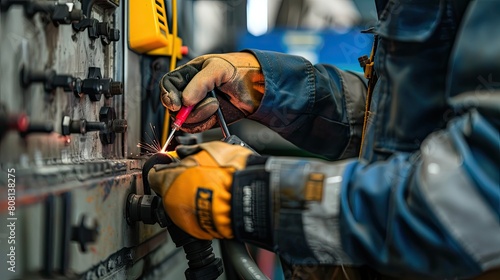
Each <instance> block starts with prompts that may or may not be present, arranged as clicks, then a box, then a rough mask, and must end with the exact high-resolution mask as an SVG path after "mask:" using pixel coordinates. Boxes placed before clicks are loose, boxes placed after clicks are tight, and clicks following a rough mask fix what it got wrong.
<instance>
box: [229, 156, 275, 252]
mask: <svg viewBox="0 0 500 280" xmlns="http://www.w3.org/2000/svg"><path fill="white" fill-rule="evenodd" d="M254 160H257V161H262V160H264V161H265V158H263V157H256V156H251V157H250V158H249V161H248V163H250V162H251V161H254ZM231 191H232V199H231V221H232V227H233V234H234V236H235V238H236V239H238V240H240V241H243V242H248V243H251V244H254V245H256V246H259V247H261V248H264V249H267V250H272V247H273V230H272V213H273V211H272V207H271V206H272V202H271V193H270V188H269V172H267V171H266V170H265V167H264V165H263V164H262V165H254V166H248V167H247V168H246V169H244V170H241V171H237V172H235V173H234V175H233V183H232V186H231Z"/></svg>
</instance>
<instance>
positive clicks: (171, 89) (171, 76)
mask: <svg viewBox="0 0 500 280" xmlns="http://www.w3.org/2000/svg"><path fill="white" fill-rule="evenodd" d="M215 88H217V90H216V92H217V93H218V97H219V98H218V99H219V101H217V99H215V98H213V97H206V96H207V93H208V92H210V91H211V90H213V89H215ZM160 90H161V100H162V102H163V105H165V107H166V108H167V109H168V110H169V111H171V112H173V113H174V112H177V111H178V110H179V109H180V108H181V106H182V105H185V106H191V105H195V104H196V106H195V107H194V108H193V111H192V112H191V114H190V115H189V117H188V118H187V120H186V122H185V123H184V124H183V126H182V127H181V128H180V129H181V130H183V131H185V132H189V133H196V132H201V131H205V130H207V129H209V128H211V127H213V126H214V124H215V123H216V117H215V115H214V113H215V111H216V110H217V108H218V107H219V105H220V106H221V108H222V111H223V113H224V117H225V119H226V121H227V122H228V123H233V122H235V121H237V120H240V119H242V118H244V117H246V116H248V115H250V114H252V113H253V112H255V110H256V109H257V108H258V107H259V105H260V101H261V99H262V96H263V94H264V76H263V74H262V70H261V67H260V64H259V62H258V61H257V59H256V58H255V56H253V55H252V54H251V53H245V52H239V53H227V54H213V55H204V56H200V57H198V58H195V59H193V60H191V61H190V62H188V63H187V64H185V65H183V66H180V67H178V68H177V69H175V70H173V71H172V72H169V73H167V74H166V75H165V76H163V78H162V80H161V82H160ZM221 93H222V94H221ZM200 101H201V102H200ZM173 115H175V113H174V114H173Z"/></svg>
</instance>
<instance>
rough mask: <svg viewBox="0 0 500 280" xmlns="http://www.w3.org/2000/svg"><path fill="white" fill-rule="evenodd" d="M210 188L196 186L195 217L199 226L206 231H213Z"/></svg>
mask: <svg viewBox="0 0 500 280" xmlns="http://www.w3.org/2000/svg"><path fill="white" fill-rule="evenodd" d="M212 196H213V193H212V190H209V189H205V188H198V191H197V192H196V217H197V218H198V223H199V224H200V227H201V228H202V229H203V230H204V231H206V232H209V231H215V227H214V220H213V217H212Z"/></svg>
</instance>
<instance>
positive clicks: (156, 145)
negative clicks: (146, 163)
mask: <svg viewBox="0 0 500 280" xmlns="http://www.w3.org/2000/svg"><path fill="white" fill-rule="evenodd" d="M149 126H150V128H151V131H152V132H153V134H152V135H150V134H149V133H147V132H146V133H145V135H146V137H147V139H146V141H143V142H141V143H138V144H137V147H138V148H142V149H144V150H145V151H146V152H145V153H144V154H145V155H148V156H150V155H153V154H156V153H159V152H161V149H162V147H161V144H160V141H159V140H158V139H159V138H158V134H157V133H156V127H155V126H154V125H152V124H149Z"/></svg>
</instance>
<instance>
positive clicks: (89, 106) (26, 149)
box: [0, 0, 187, 279]
mask: <svg viewBox="0 0 500 280" xmlns="http://www.w3.org/2000/svg"><path fill="white" fill-rule="evenodd" d="M48 1H50V0H44V1H43V2H45V3H49V2H48ZM59 2H60V3H62V2H72V3H74V4H75V7H76V8H80V7H81V2H80V1H77V0H68V1H59ZM127 2H128V1H120V6H119V7H118V8H117V9H116V10H114V11H113V10H103V9H102V8H101V7H99V5H94V7H93V9H92V13H91V17H93V18H96V19H98V20H99V21H106V22H109V23H110V25H111V27H113V28H117V29H119V30H120V36H121V38H120V40H119V41H118V42H115V43H111V44H110V45H103V44H102V42H101V40H100V39H97V40H92V39H90V38H89V35H88V32H87V30H85V31H83V32H76V31H75V30H74V29H73V28H72V26H71V25H59V26H56V25H54V24H53V23H52V22H51V21H50V19H49V18H48V16H47V15H43V14H40V13H39V14H36V15H35V16H34V17H33V18H28V17H26V16H25V13H24V11H23V8H22V7H21V6H18V5H13V6H11V7H10V8H9V9H8V11H6V12H5V11H3V12H0V38H1V39H0V69H1V70H0V71H1V75H0V103H1V104H3V105H4V106H5V108H6V110H7V111H8V112H9V113H12V114H15V113H26V114H27V115H28V117H29V118H30V121H31V122H32V123H47V124H50V125H52V126H53V127H54V132H53V133H50V134H46V133H37V134H28V135H27V136H24V137H23V136H22V135H21V134H20V133H18V132H17V131H8V132H7V133H5V135H4V136H3V137H1V138H0V224H1V227H0V253H1V254H0V262H1V263H3V264H5V263H6V261H7V260H8V258H9V257H8V256H7V254H6V253H4V252H9V250H10V246H13V245H15V253H16V256H15V266H16V269H15V272H11V271H8V270H7V269H6V268H5V266H2V269H0V279H46V278H54V279H81V278H83V279H125V278H128V279H136V278H140V277H143V278H145V279H164V278H165V277H167V278H170V279H182V278H183V277H184V276H183V273H184V269H185V267H187V264H186V261H185V259H184V254H183V253H181V254H179V253H178V252H179V249H176V248H175V246H174V244H173V242H171V241H169V240H168V235H167V234H166V232H165V230H164V229H161V228H160V227H159V226H151V225H144V224H134V225H128V224H127V222H126V220H125V201H126V197H127V195H128V194H129V193H130V192H138V193H141V192H142V175H141V172H140V171H141V167H142V163H143V161H144V159H143V158H141V157H140V155H139V149H138V148H137V144H138V143H139V142H140V141H141V139H140V135H141V132H140V129H141V125H140V123H139V122H140V116H141V114H140V108H141V106H140V103H141V101H142V100H141V99H142V96H141V91H142V89H141V69H140V59H141V57H140V56H139V55H137V54H135V53H133V52H131V51H130V50H129V49H128V43H127V35H128V34H127V33H128V32H127V29H126V28H127V24H126V22H127V13H128V12H127V4H128V3H127ZM23 67H24V69H31V70H36V71H44V70H50V69H51V70H55V71H56V72H57V73H58V74H68V75H71V76H73V77H77V78H80V79H84V78H86V77H87V75H88V68H89V67H99V68H100V69H101V72H102V74H103V77H105V78H112V79H113V80H114V81H121V82H124V91H125V92H124V95H119V96H114V97H112V98H109V99H107V98H105V97H104V96H102V98H101V100H99V101H97V102H92V101H91V100H90V99H89V97H88V96H86V95H82V96H80V97H78V96H75V95H74V94H73V93H72V92H64V91H63V90H62V89H61V88H58V89H56V90H55V91H53V92H46V91H45V89H44V86H43V84H39V83H36V84H35V83H34V84H31V85H30V86H28V87H23V86H22V85H21V79H20V73H21V69H23ZM103 106H109V107H112V108H114V109H115V111H116V114H117V118H122V119H127V121H128V122H129V128H128V131H127V133H125V134H124V135H121V134H117V138H116V141H115V142H114V144H111V145H104V146H103V145H102V144H101V141H100V140H99V133H98V132H88V133H86V134H85V135H79V134H72V135H70V136H63V135H61V132H62V130H61V121H62V119H63V116H65V115H67V116H69V117H71V119H82V118H83V119H86V120H87V121H98V119H99V110H100V109H101V107H103ZM0 135H1V133H0ZM10 169H14V170H15V176H16V177H15V216H11V215H9V209H8V206H9V204H8V203H9V195H8V192H7V189H8V186H9V183H10V182H9V181H8V170H10ZM84 216H85V218H86V220H85V221H84V222H83V223H82V217H84ZM11 217H15V218H16V220H15V241H16V243H15V244H9V242H8V241H9V236H10V231H9V229H8V228H7V227H6V226H5V225H4V223H7V221H10V220H8V218H11ZM7 224H8V223H7ZM82 225H83V226H82ZM95 225H97V227H96V228H95V229H96V231H97V235H96V238H95V241H94V242H89V243H86V242H83V243H84V244H85V246H84V247H85V250H86V251H85V252H84V251H82V245H81V244H80V243H82V242H80V243H78V242H76V241H71V239H72V238H76V237H74V236H73V235H75V234H74V233H73V231H75V230H76V232H77V233H79V234H80V235H78V234H77V235H75V236H77V237H78V238H80V239H81V238H82V236H83V237H84V238H83V239H85V238H87V237H89V236H90V234H89V232H92V229H93V227H94V226H95ZM78 238H76V239H78ZM89 238H90V237H89ZM129 252H131V253H132V256H131V258H130V259H129V260H128V261H127V260H124V259H123V258H124V256H126V255H127V254H128V253H129ZM119 258H121V260H119Z"/></svg>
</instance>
